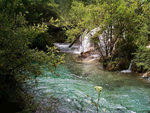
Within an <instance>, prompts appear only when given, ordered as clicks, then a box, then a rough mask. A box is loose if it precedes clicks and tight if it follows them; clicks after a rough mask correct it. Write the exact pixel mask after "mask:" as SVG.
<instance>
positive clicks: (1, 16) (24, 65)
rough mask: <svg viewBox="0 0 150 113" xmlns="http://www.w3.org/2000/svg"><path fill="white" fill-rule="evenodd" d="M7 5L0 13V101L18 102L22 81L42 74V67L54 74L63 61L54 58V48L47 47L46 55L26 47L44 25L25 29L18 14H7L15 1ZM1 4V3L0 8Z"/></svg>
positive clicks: (16, 2) (15, 3)
mask: <svg viewBox="0 0 150 113" xmlns="http://www.w3.org/2000/svg"><path fill="white" fill-rule="evenodd" d="M5 2H6V1H4V3H5ZM7 2H8V1H7ZM10 2H11V4H9V5H8V4H7V7H6V9H1V10H0V26H1V27H0V32H1V34H0V62H1V64H0V89H1V90H0V100H1V102H3V101H6V100H7V101H17V100H18V99H20V95H21V93H23V92H24V90H25V89H23V88H22V83H23V82H24V81H25V80H26V79H30V78H32V76H34V77H35V78H36V77H37V76H39V75H42V74H43V72H44V71H43V68H46V69H49V70H50V71H51V72H52V73H55V71H54V68H53V67H55V68H56V67H58V66H59V64H61V63H63V62H64V61H63V58H64V56H63V55H62V56H60V55H56V53H57V50H56V47H48V46H47V49H48V52H47V53H46V52H43V51H39V50H38V49H36V48H35V49H30V48H29V45H30V44H31V41H32V40H33V39H34V38H36V37H37V36H38V35H39V34H40V33H43V32H46V31H47V25H45V24H38V25H32V26H28V25H27V21H26V20H25V17H24V15H23V14H22V13H21V12H20V13H19V14H17V13H15V12H11V13H10V9H11V8H13V7H14V8H16V7H15V6H17V4H18V3H19V1H17V0H16V1H10ZM4 3H3V2H2V1H1V4H0V5H3V4H4ZM12 10H14V9H12ZM12 13H13V14H12ZM21 91H23V92H21ZM18 92H19V93H20V94H18ZM16 95H17V96H16ZM18 95H19V96H18ZM18 101H19V100H18Z"/></svg>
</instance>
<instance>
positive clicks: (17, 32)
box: [0, 0, 150, 112]
mask: <svg viewBox="0 0 150 113" xmlns="http://www.w3.org/2000/svg"><path fill="white" fill-rule="evenodd" d="M149 7H150V1H149V0H143V1H140V0H0V102H1V103H0V105H1V104H3V103H4V102H10V101H11V102H17V103H19V105H20V107H21V108H29V105H31V106H32V104H33V103H34V102H31V101H27V100H28V98H29V97H30V96H29V95H30V94H28V93H27V91H26V90H27V89H28V87H27V86H26V87H25V86H23V85H22V84H23V83H24V81H26V80H29V79H33V78H35V80H36V77H38V76H40V75H42V74H43V73H44V71H43V70H44V68H46V69H49V71H51V72H52V73H55V68H57V67H58V66H59V65H60V64H62V63H64V60H63V59H64V55H60V54H58V53H57V52H58V51H57V49H56V48H55V47H53V44H54V42H56V41H57V42H65V41H67V42H73V41H74V40H75V39H76V38H77V37H78V36H81V35H82V34H83V32H84V31H85V30H87V28H88V32H89V31H90V30H91V29H94V28H97V27H100V30H99V31H98V32H97V33H96V34H95V35H94V36H93V37H92V38H91V41H92V42H93V43H94V45H95V48H97V49H98V50H99V52H100V53H101V58H100V61H102V62H103V64H104V65H105V66H106V67H107V69H108V70H121V69H125V68H126V69H127V68H128V66H129V63H130V61H131V60H133V61H134V66H133V67H134V68H133V70H134V71H137V72H146V71H149V70H150V49H149V48H148V46H149V45H150V42H149V41H150V21H149V19H150V15H149V14H150V8H149ZM100 34H103V38H104V39H103V41H104V48H105V53H103V52H102V50H101V47H100V46H99V45H98V43H99V41H100V40H99V35H100ZM53 67H55V68H53ZM56 74H57V73H56ZM31 75H32V76H31ZM29 100H32V99H29ZM35 109H36V108H35V107H34V106H32V107H31V109H24V111H23V112H26V110H27V111H28V112H31V111H34V110H35Z"/></svg>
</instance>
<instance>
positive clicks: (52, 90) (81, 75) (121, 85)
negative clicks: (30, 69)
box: [28, 54, 150, 113]
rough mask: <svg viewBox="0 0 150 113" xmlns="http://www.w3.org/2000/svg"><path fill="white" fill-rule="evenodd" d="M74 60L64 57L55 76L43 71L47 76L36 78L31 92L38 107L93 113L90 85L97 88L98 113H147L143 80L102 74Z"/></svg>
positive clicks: (95, 65) (149, 99)
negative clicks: (62, 64) (98, 91)
mask: <svg viewBox="0 0 150 113" xmlns="http://www.w3.org/2000/svg"><path fill="white" fill-rule="evenodd" d="M74 57H75V55H72V54H67V55H66V58H65V61H66V63H65V64H64V66H60V67H59V68H58V69H56V72H57V73H59V74H60V76H59V77H58V76H56V75H54V74H52V73H50V72H49V71H48V70H45V75H49V77H41V78H40V77H39V78H37V80H38V84H37V85H36V86H35V87H34V88H33V89H32V90H33V92H34V93H35V95H34V96H35V98H36V99H37V101H39V103H41V106H47V107H51V110H52V111H53V112H54V113H96V107H95V106H94V105H93V104H91V99H90V97H92V98H93V100H94V101H95V102H97V97H98V94H97V92H96V91H95V89H94V86H101V87H103V89H102V91H101V95H100V102H99V113H103V110H106V111H105V113H150V82H149V81H148V80H147V79H143V78H141V77H140V76H139V74H136V73H127V74H125V73H120V72H119V71H118V72H109V71H106V70H104V69H103V66H102V64H101V63H99V62H91V63H82V62H80V63H77V62H75V61H74ZM28 83H32V82H28ZM87 95H89V96H90V97H87ZM51 96H53V97H52V98H53V99H52V100H53V102H50V103H49V101H50V100H48V99H47V97H50V98H51ZM54 98H56V99H54ZM52 100H51V101H52ZM50 105H51V106H50ZM42 109H44V108H42ZM48 112H50V111H49V110H47V111H46V113H48ZM37 113H38V112H37ZM40 113H42V112H40ZM43 113H44V112H43Z"/></svg>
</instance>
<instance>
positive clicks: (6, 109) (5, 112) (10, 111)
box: [0, 101, 23, 113]
mask: <svg viewBox="0 0 150 113" xmlns="http://www.w3.org/2000/svg"><path fill="white" fill-rule="evenodd" d="M22 110H23V108H21V107H20V105H19V104H18V103H16V102H9V101H8V102H3V103H1V104H0V112H1V113H16V112H22Z"/></svg>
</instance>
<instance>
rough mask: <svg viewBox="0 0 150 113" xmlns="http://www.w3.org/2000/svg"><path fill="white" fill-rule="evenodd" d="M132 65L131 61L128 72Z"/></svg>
mask: <svg viewBox="0 0 150 113" xmlns="http://www.w3.org/2000/svg"><path fill="white" fill-rule="evenodd" d="M132 64H133V61H131V63H130V66H129V68H128V70H131V66H132Z"/></svg>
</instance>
